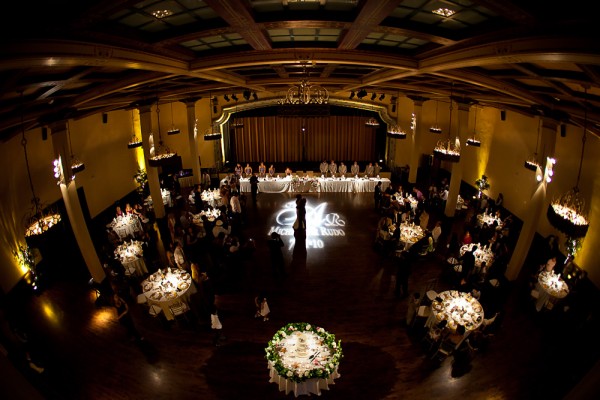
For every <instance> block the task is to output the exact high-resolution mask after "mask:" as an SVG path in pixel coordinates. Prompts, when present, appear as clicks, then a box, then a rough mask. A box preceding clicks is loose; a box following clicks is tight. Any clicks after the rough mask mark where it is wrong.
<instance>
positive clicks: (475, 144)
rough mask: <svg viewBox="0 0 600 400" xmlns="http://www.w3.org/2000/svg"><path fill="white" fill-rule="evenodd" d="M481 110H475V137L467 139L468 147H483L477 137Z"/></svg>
mask: <svg viewBox="0 0 600 400" xmlns="http://www.w3.org/2000/svg"><path fill="white" fill-rule="evenodd" d="M478 111H479V109H478V108H475V127H474V128H473V136H472V137H470V138H468V139H467V146H473V147H481V140H479V139H477V138H476V137H475V134H476V133H477V113H478Z"/></svg>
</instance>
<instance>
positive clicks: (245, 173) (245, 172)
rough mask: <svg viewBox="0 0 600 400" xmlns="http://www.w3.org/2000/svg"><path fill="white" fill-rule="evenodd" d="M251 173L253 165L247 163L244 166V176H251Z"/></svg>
mask: <svg viewBox="0 0 600 400" xmlns="http://www.w3.org/2000/svg"><path fill="white" fill-rule="evenodd" d="M250 175H252V167H251V166H250V164H248V163H246V167H244V176H245V177H249V176H250Z"/></svg>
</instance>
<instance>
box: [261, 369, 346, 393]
mask: <svg viewBox="0 0 600 400" xmlns="http://www.w3.org/2000/svg"><path fill="white" fill-rule="evenodd" d="M268 367H269V377H270V379H269V382H270V383H277V385H278V386H279V390H280V391H282V392H285V394H288V393H290V392H294V396H295V397H298V396H302V395H308V396H310V395H311V394H316V395H318V396H320V395H321V390H329V385H333V384H335V382H334V380H335V379H337V378H339V377H340V376H341V375H340V374H339V373H338V368H337V367H336V368H335V371H334V372H333V373H331V374H330V375H329V377H328V378H311V379H307V380H305V381H304V382H294V381H291V380H289V379H286V378H283V377H281V376H279V374H278V373H277V371H276V370H275V368H274V367H273V363H272V362H271V361H269V365H268Z"/></svg>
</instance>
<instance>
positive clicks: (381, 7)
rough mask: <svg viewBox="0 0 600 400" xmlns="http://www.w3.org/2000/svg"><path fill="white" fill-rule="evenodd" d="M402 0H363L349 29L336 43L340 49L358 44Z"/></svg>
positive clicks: (347, 48) (348, 48)
mask: <svg viewBox="0 0 600 400" xmlns="http://www.w3.org/2000/svg"><path fill="white" fill-rule="evenodd" d="M400 3H402V0H378V1H365V2H363V3H362V5H363V6H362V8H361V10H360V12H359V13H358V16H357V17H356V19H355V20H354V23H353V24H352V25H351V27H350V29H348V30H347V31H346V33H345V34H344V35H343V37H342V38H341V40H340V41H339V44H338V49H340V50H350V49H355V48H356V47H358V45H359V44H361V43H362V41H363V40H364V39H365V38H366V37H367V36H368V35H369V34H370V33H371V32H373V30H374V29H375V28H376V27H378V26H379V24H380V23H381V21H383V20H384V19H385V18H386V17H388V16H389V15H390V13H391V12H392V11H394V9H396V7H398V5H399V4H400Z"/></svg>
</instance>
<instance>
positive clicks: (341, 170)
mask: <svg viewBox="0 0 600 400" xmlns="http://www.w3.org/2000/svg"><path fill="white" fill-rule="evenodd" d="M338 172H339V173H340V175H342V176H343V175H346V173H347V172H348V168H347V167H346V164H344V163H343V162H340V167H339V168H338Z"/></svg>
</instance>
